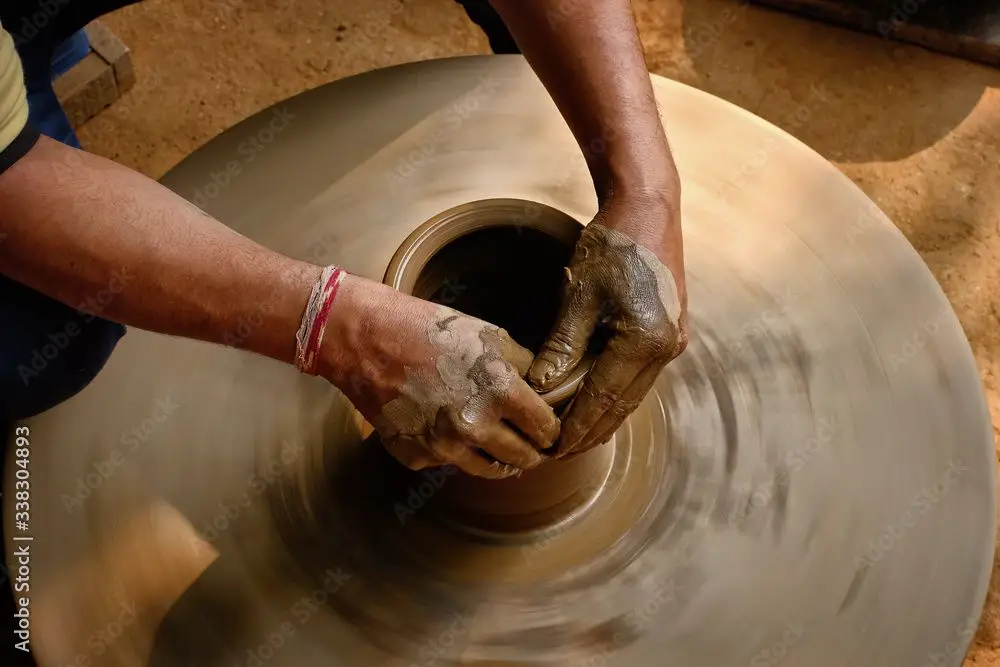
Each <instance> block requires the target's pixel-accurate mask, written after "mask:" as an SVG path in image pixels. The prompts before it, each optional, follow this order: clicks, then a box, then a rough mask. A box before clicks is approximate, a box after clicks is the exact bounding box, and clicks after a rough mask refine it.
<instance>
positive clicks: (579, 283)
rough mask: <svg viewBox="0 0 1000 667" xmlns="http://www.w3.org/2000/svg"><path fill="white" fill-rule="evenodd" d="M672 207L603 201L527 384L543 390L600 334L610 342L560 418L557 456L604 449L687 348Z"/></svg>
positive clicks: (572, 267)
mask: <svg viewBox="0 0 1000 667" xmlns="http://www.w3.org/2000/svg"><path fill="white" fill-rule="evenodd" d="M677 210H679V207H676V206H670V207H664V206H660V205H655V204H638V203H635V202H628V201H617V202H616V201H613V200H612V201H609V202H608V203H607V204H606V205H605V206H604V207H603V209H602V210H601V212H600V213H599V214H598V215H597V217H596V218H595V219H594V220H593V222H591V223H590V225H588V226H587V228H586V229H585V230H584V232H583V235H582V236H581V237H580V240H579V242H578V244H577V246H576V251H575V253H574V255H573V259H572V260H571V263H570V266H569V268H568V269H567V271H566V274H567V282H566V286H565V292H564V295H563V304H562V311H561V313H560V315H559V318H558V320H557V322H556V326H555V328H554V330H553V333H552V334H551V335H550V337H549V339H548V341H546V343H545V345H544V347H543V348H542V351H541V353H539V355H538V357H537V358H536V359H535V362H534V363H533V364H532V366H531V370H530V373H529V378H530V381H531V382H532V384H533V385H534V386H535V387H536V388H537V389H538V390H540V391H545V390H549V389H551V388H553V387H555V386H556V385H558V384H559V383H560V382H562V381H563V380H564V379H565V378H566V376H567V375H568V374H569V373H570V372H571V371H572V370H573V369H574V368H575V367H576V365H577V364H578V363H579V362H580V359H581V358H582V357H583V355H584V352H585V351H586V349H587V345H588V342H589V340H590V337H591V335H592V334H593V333H594V330H595V328H596V327H597V326H598V325H599V324H603V325H606V326H607V327H608V328H609V329H610V332H611V338H610V340H609V342H608V344H607V346H606V348H605V349H604V352H603V353H602V354H601V356H600V357H599V358H598V359H597V361H596V362H595V364H594V367H593V368H592V369H591V371H590V373H589V374H588V375H587V377H586V379H585V380H584V382H583V385H582V386H581V388H580V391H579V392H578V393H577V395H576V397H575V398H574V399H573V402H572V404H571V405H570V406H569V409H568V412H567V414H566V415H565V416H564V417H563V428H562V434H561V436H560V438H559V443H558V447H557V450H556V455H557V456H559V457H563V456H567V455H570V454H579V453H581V452H584V451H586V450H588V449H590V448H592V447H596V446H597V445H600V444H603V443H605V442H607V441H608V440H610V439H611V436H612V435H613V434H614V432H615V431H616V430H617V429H618V427H619V426H620V425H621V423H622V422H623V421H624V420H625V418H626V417H628V415H629V414H631V413H632V411H633V410H635V408H636V407H638V405H639V403H640V402H641V401H642V399H643V398H644V397H645V395H646V394H647V392H649V390H650V389H651V388H652V386H653V383H654V381H655V380H656V377H657V376H658V375H659V373H660V371H661V370H662V369H663V367H664V366H665V365H666V364H667V362H669V361H671V360H672V359H674V358H675V357H677V355H679V354H680V353H681V352H682V351H683V350H684V347H685V346H686V344H687V325H686V321H687V312H686V311H687V294H686V290H685V286H684V262H683V248H682V242H681V237H680V221H679V218H678V217H677V216H674V215H671V213H670V211H677Z"/></svg>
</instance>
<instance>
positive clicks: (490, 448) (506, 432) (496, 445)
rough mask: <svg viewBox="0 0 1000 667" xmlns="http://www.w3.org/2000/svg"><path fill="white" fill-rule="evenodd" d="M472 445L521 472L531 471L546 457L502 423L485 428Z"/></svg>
mask: <svg viewBox="0 0 1000 667" xmlns="http://www.w3.org/2000/svg"><path fill="white" fill-rule="evenodd" d="M470 444H474V445H475V446H476V447H478V448H479V449H481V450H483V451H484V452H485V453H486V454H489V455H490V456H492V457H493V458H494V459H496V460H497V461H499V462H500V463H505V464H507V465H510V466H514V467H515V468H520V469H521V470H530V469H531V468H534V467H536V466H538V465H539V464H540V463H542V461H544V460H545V457H544V456H543V455H542V454H541V453H540V452H539V451H538V450H536V449H535V448H534V447H533V446H532V445H531V443H530V442H528V441H527V440H526V439H525V438H524V436H522V435H521V434H519V433H517V432H516V431H515V430H514V429H512V428H511V427H510V426H508V425H507V424H505V423H503V422H500V421H498V422H495V423H493V424H489V425H487V426H485V427H484V429H483V431H482V432H481V434H480V437H479V438H477V441H476V442H475V443H470Z"/></svg>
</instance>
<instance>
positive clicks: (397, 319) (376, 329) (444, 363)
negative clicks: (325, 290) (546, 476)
mask: <svg viewBox="0 0 1000 667" xmlns="http://www.w3.org/2000/svg"><path fill="white" fill-rule="evenodd" d="M334 310H335V311H337V315H336V316H334V315H331V321H330V324H329V325H328V328H327V331H326V335H325V337H324V343H323V345H324V350H323V352H322V356H323V358H324V362H323V364H322V365H321V372H322V373H323V374H324V375H325V376H326V377H327V378H328V379H330V380H331V381H332V382H333V383H334V384H335V385H336V386H337V387H338V388H340V389H341V391H343V392H344V393H345V394H346V395H347V397H348V398H349V399H350V400H351V402H352V403H353V404H354V406H355V407H356V408H357V409H358V410H360V411H361V413H362V414H363V415H364V417H365V418H366V419H367V420H368V421H369V422H370V423H371V424H372V425H373V426H374V427H375V430H376V431H377V432H378V434H379V435H380V436H381V439H382V441H383V443H384V444H385V446H386V448H387V449H388V450H389V452H390V453H391V454H392V455H393V456H394V457H395V458H396V459H397V460H399V461H400V462H401V463H403V464H404V465H405V466H407V467H409V468H411V469H413V470H420V469H422V468H427V467H433V466H440V465H445V464H453V465H455V466H457V467H458V468H460V469H461V470H463V471H465V472H467V473H469V474H473V475H478V476H481V477H490V478H501V477H509V476H512V475H516V474H518V473H519V472H520V471H521V470H526V469H529V468H533V467H535V466H537V465H538V464H539V463H541V462H542V461H543V460H544V458H545V457H544V456H543V455H542V454H541V453H540V451H539V450H542V449H545V448H548V447H551V446H552V444H553V443H554V442H555V439H556V438H557V437H558V435H559V426H560V424H559V420H558V418H557V417H556V415H555V413H554V412H553V411H552V408H550V407H549V406H548V405H546V404H545V402H544V401H543V400H542V399H541V398H539V396H538V395H537V394H536V393H535V392H534V391H533V390H532V389H531V388H530V387H529V386H528V383H527V382H525V380H524V379H523V377H524V376H525V375H526V374H527V371H528V368H529V367H530V366H531V362H532V359H533V355H532V353H531V352H530V351H528V350H526V349H524V348H523V347H520V346H519V345H518V344H517V343H515V342H514V341H513V340H512V339H511V337H510V336H509V335H508V334H507V332H506V331H504V330H503V329H500V328H498V327H496V326H493V325H491V324H488V323H486V322H483V321H482V320H478V319H476V318H473V317H468V316H466V315H463V314H461V313H459V312H457V311H455V310H452V309H450V308H446V307H444V306H440V305H436V304H433V303H430V302H427V301H423V300H421V299H417V298H414V297H411V296H407V295H404V294H402V293H400V292H397V291H396V290H393V289H391V288H389V287H386V286H384V285H381V284H379V283H375V282H373V281H369V280H365V279H364V278H360V277H357V276H348V277H347V278H345V279H344V282H343V283H341V287H340V290H339V293H338V296H337V301H336V304H335V308H334ZM327 360H328V361H327Z"/></svg>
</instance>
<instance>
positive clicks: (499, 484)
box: [385, 199, 611, 533]
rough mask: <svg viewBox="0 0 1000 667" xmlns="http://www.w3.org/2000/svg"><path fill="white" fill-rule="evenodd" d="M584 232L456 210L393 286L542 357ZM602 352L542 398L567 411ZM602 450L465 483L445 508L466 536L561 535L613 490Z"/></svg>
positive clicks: (506, 206)
mask: <svg viewBox="0 0 1000 667" xmlns="http://www.w3.org/2000/svg"><path fill="white" fill-rule="evenodd" d="M582 231H583V226H582V225H581V224H580V223H579V222H578V221H576V220H575V219H574V218H572V217H570V216H569V215H567V214H565V213H562V212H561V211H558V210H556V209H554V208H552V207H550V206H546V205H543V204H538V203H535V202H529V201H524V200H519V199H488V200H481V201H476V202H471V203H468V204H463V205H461V206H457V207H455V208H452V209H449V210H447V211H445V212H443V213H441V214H439V215H437V216H435V217H434V218H432V219H431V220H428V221H427V222H426V223H424V224H423V225H421V226H420V227H419V228H418V229H417V230H416V231H414V232H413V233H412V234H411V235H410V236H409V237H408V238H407V239H406V241H404V242H403V244H402V245H401V246H400V248H399V250H397V252H396V254H395V256H394V257H393V258H392V261H391V262H390V264H389V268H388V270H387V271H386V275H385V283H386V284H388V285H390V286H392V287H394V288H396V289H398V290H400V291H402V292H404V293H407V294H412V295H414V296H417V297H420V298H423V299H427V300H430V301H434V302H436V303H441V304H444V305H447V306H450V307H452V308H455V309H456V310H458V311H460V312H463V313H466V314H468V315H472V316H475V317H479V318H481V319H483V320H485V321H487V322H490V323H492V324H495V325H497V326H500V327H503V328H504V329H506V330H507V331H508V332H509V333H510V335H511V337H513V338H514V340H516V341H517V342H518V343H520V344H521V345H523V346H524V347H526V348H528V349H529V350H531V351H533V352H536V353H537V352H538V350H539V349H540V348H541V346H542V344H543V343H544V342H545V339H546V337H547V336H548V334H549V332H550V331H551V329H552V326H553V325H554V323H555V319H556V316H557V314H558V310H559V304H560V300H561V296H562V286H563V280H564V275H565V267H566V266H567V265H568V264H569V260H570V258H571V256H572V252H573V248H574V246H575V245H576V242H577V240H578V239H579V237H580V233H581V232H582ZM593 357H594V354H593V350H591V351H590V353H588V356H587V357H586V358H585V359H584V361H583V362H582V363H581V364H580V366H579V367H578V368H577V369H576V370H575V371H574V373H573V374H572V375H571V376H570V377H569V378H568V379H567V380H566V382H564V383H563V384H561V385H560V386H559V387H557V388H556V389H554V390H552V391H550V392H547V393H545V394H542V397H543V398H544V399H545V401H546V402H547V403H548V404H549V405H552V406H553V407H555V408H556V409H557V410H558V409H559V408H560V407H561V406H563V405H565V404H566V403H567V402H568V400H569V399H570V398H572V396H573V394H574V393H575V392H576V391H577V389H578V388H579V386H580V383H581V382H582V380H583V378H584V376H585V375H586V373H587V371H588V370H590V367H591V365H592V364H593ZM607 449H608V448H598V449H597V450H593V451H591V452H588V453H586V454H584V455H582V456H578V457H575V458H573V459H571V460H568V461H550V462H547V463H545V464H543V465H541V466H539V467H538V468H536V469H534V470H531V471H527V472H525V473H524V474H522V475H521V476H520V477H517V478H510V479H504V480H487V479H482V478H478V477H472V476H467V475H463V474H457V475H454V476H452V477H451V478H450V479H449V481H448V483H447V484H446V485H445V488H444V489H443V490H442V492H441V493H440V494H439V496H438V498H437V499H435V504H436V505H437V506H438V509H439V510H440V511H441V512H442V513H443V514H444V515H446V516H447V517H448V518H449V519H450V520H452V521H454V522H455V523H457V524H460V525H461V526H463V527H464V528H467V529H472V530H475V531H478V532H486V533H511V532H522V531H529V530H537V529H541V528H546V527H551V526H553V525H555V524H559V523H564V522H566V521H567V519H569V518H571V517H572V516H574V515H575V514H577V513H579V512H580V511H581V509H582V508H583V507H585V506H586V505H587V504H588V503H589V502H590V500H591V499H592V498H593V497H594V494H595V493H596V491H597V490H598V489H599V487H600V485H601V484H603V481H604V479H605V478H606V476H607V471H608V467H609V465H610V460H611V452H610V451H602V450H607Z"/></svg>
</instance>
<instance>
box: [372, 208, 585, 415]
mask: <svg viewBox="0 0 1000 667" xmlns="http://www.w3.org/2000/svg"><path fill="white" fill-rule="evenodd" d="M477 214H478V215H477ZM499 219H502V220H503V222H500V221H499ZM519 225H520V226H524V227H527V228H529V229H534V230H536V231H540V232H542V233H545V234H547V235H548V236H550V237H552V238H554V239H556V240H558V241H561V242H562V243H564V244H565V245H566V246H567V247H568V248H570V249H572V248H573V246H575V245H576V242H577V240H578V239H579V236H580V233H581V232H583V229H584V225H583V223H581V222H580V221H579V220H577V219H576V218H574V217H572V216H571V215H569V214H568V213H564V212H563V211H560V210H559V209H557V208H554V207H552V206H549V205H547V204H542V203H539V202H533V201H529V200H527V199H514V198H495V199H479V200H476V201H472V202H467V203H465V204H459V205H458V206H454V207H452V208H449V209H447V210H445V211H442V212H441V213H439V214H437V215H435V216H434V217H432V218H431V219H430V220H428V221H427V222H425V223H423V224H422V225H420V226H419V227H417V228H416V229H415V230H413V232H412V233H410V235H409V236H407V237H406V239H405V240H404V241H403V242H402V243H401V244H400V246H399V248H398V249H397V250H396V252H395V253H394V254H393V256H392V259H391V260H390V261H389V266H388V267H387V268H386V270H385V275H384V277H383V280H382V281H383V282H384V283H385V284H386V285H388V286H389V287H392V288H393V289H396V290H399V291H400V292H403V293H405V294H412V293H413V288H414V287H415V286H416V283H417V277H418V276H419V275H420V270H421V269H423V267H425V266H426V265H427V262H429V261H430V259H431V258H432V257H434V256H435V255H436V254H437V253H438V252H440V251H441V250H442V249H443V248H444V247H445V246H447V245H448V244H449V243H452V242H454V241H457V240H458V239H460V238H462V237H463V236H466V235H467V234H471V233H472V232H478V231H482V230H484V229H493V228H504V227H514V226H519ZM413 267H416V268H413ZM593 363H594V359H593V358H592V357H590V356H585V357H584V358H583V360H582V361H581V362H580V363H579V364H577V367H576V368H575V369H574V370H573V372H571V373H570V374H569V377H567V378H566V380H565V381H564V382H563V383H562V384H560V385H559V386H558V387H556V388H555V389H553V390H551V391H548V392H545V393H541V394H539V395H540V396H541V397H542V399H543V400H544V401H545V402H546V403H548V404H549V405H553V406H554V405H558V404H560V403H563V402H564V401H566V400H568V399H570V398H571V397H572V396H574V395H575V394H576V392H577V390H578V389H579V388H580V385H581V384H582V382H583V379H584V377H585V376H586V375H587V373H588V372H589V371H590V368H591V366H593Z"/></svg>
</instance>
